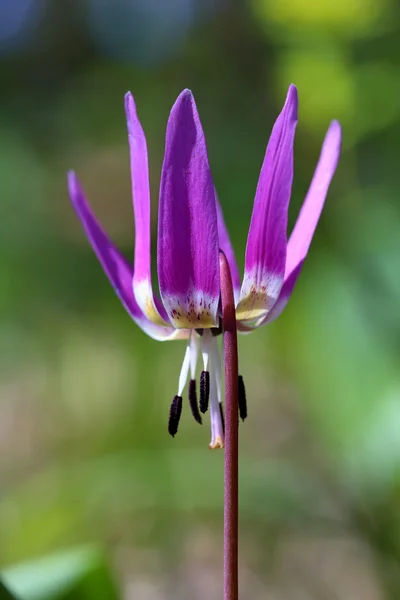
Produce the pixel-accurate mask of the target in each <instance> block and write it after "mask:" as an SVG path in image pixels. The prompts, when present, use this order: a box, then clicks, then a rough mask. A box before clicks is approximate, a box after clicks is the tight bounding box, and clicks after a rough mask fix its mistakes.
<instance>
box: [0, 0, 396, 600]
mask: <svg viewBox="0 0 400 600" xmlns="http://www.w3.org/2000/svg"><path fill="white" fill-rule="evenodd" d="M399 34H400V10H399V6H398V4H397V3H396V2H394V0H375V1H374V2H372V1H371V0H346V2H345V1H344V0H340V1H339V0H336V1H334V0H327V1H326V2H323V3H319V4H318V3H315V2H313V1H311V0H285V1H283V0H282V1H281V2H274V1H273V0H248V1H246V2H244V1H242V2H240V1H238V0H236V1H235V0H220V1H216V0H215V1H211V0H207V1H206V0H203V1H201V0H174V1H173V2H171V3H168V10H166V9H165V7H162V8H160V4H159V3H157V2H155V1H154V2H147V0H135V1H134V2H128V1H127V0H125V1H123V0H114V1H113V2H111V0H109V1H102V2H94V1H90V0H87V1H85V2H68V1H66V0H65V1H60V2H51V1H50V0H18V1H11V0H7V1H4V2H3V3H0V84H1V87H0V89H1V92H0V130H1V136H0V180H1V191H2V218H1V221H0V234H1V235H0V249H1V252H0V266H1V268H0V292H1V293H0V330H1V335H0V353H1V362H0V370H1V380H0V476H1V479H0V480H1V495H0V532H1V533H0V539H1V542H0V565H1V566H2V567H3V566H4V568H5V575H6V578H5V579H4V584H5V586H6V587H9V588H10V593H15V594H16V595H17V596H18V600H24V598H25V596H24V595H23V594H24V593H25V590H27V591H28V592H29V591H30V592H31V593H32V594H34V593H35V592H34V590H35V588H34V585H33V582H32V580H31V579H30V577H31V574H32V576H35V577H36V576H37V574H38V573H45V579H46V584H47V583H48V584H49V585H50V583H51V582H52V581H56V585H60V586H61V583H60V584H59V583H58V581H61V580H58V576H59V575H60V576H62V579H63V580H64V581H69V582H71V585H73V586H75V588H74V589H76V590H77V591H76V593H75V592H73V593H75V595H73V593H72V591H71V594H72V595H70V596H68V595H66V596H65V595H64V596H62V595H61V596H60V598H64V597H65V598H71V599H75V598H76V599H79V600H88V599H89V598H90V599H92V598H96V599H97V598H99V599H100V600H103V598H102V596H101V595H100V594H101V593H103V594H104V600H106V599H107V600H108V598H110V599H112V598H114V597H115V592H114V588H113V584H112V582H111V580H110V579H109V576H108V575H107V571H106V568H105V567H104V562H103V558H102V557H101V555H100V554H98V553H97V551H96V550H94V551H93V553H92V551H91V550H88V551H86V550H83V551H82V552H83V555H82V554H79V553H78V554H72V555H69V554H67V555H65V556H64V558H63V559H58V558H57V559H56V558H50V559H41V558H37V557H39V556H41V555H43V556H45V555H49V553H52V552H55V551H59V550H60V549H62V548H65V547H71V546H73V545H75V544H82V543H84V544H86V543H88V542H95V543H96V544H100V545H101V546H103V547H105V548H106V549H107V551H108V553H109V555H110V557H111V559H112V562H111V565H112V568H113V569H114V570H115V572H116V574H117V577H118V580H119V581H120V582H121V587H122V588H123V592H124V594H125V597H126V598H137V597H138V598H141V599H143V600H146V599H148V600H155V599H158V598H165V597H171V598H187V597H191V598H204V597H207V598H209V599H213V598H219V597H220V596H221V570H222V558H221V548H222V485H223V482H222V460H223V456H222V454H221V453H218V452H214V453H210V452H208V451H207V443H208V431H207V428H208V425H207V424H206V425H205V426H203V428H200V427H198V426H197V425H196V424H195V423H194V422H192V420H191V418H189V416H188V414H187V413H188V411H184V415H183V419H182V423H181V426H180V431H179V435H178V436H177V438H176V439H174V440H171V439H169V438H168V436H167V433H166V421H167V414H168V406H169V401H170V399H171V398H172V396H173V395H174V393H175V387H176V382H177V377H178V373H179V368H180V365H181V360H182V358H183V352H184V346H183V344H181V343H173V344H170V345H163V344H157V343H156V342H154V341H152V340H150V339H148V338H146V337H145V336H144V334H142V333H141V332H140V331H139V330H138V329H137V328H136V327H135V326H134V325H133V324H132V323H131V322H130V320H129V318H128V317H127V316H126V314H124V311H123V309H122V308H121V306H120V305H119V303H118V300H117V299H116V298H115V297H114V295H113V292H112V290H111V288H110V286H109V284H108V283H107V280H106V278H105V277H104V274H103V273H102V271H101V269H100V267H99V265H98V263H97V260H96V258H95V257H94V255H93V254H92V251H91V250H90V248H89V246H88V244H87V241H86V240H85V238H84V236H83V234H82V232H81V229H80V226H79V223H78V222H77V220H76V218H75V215H74V214H73V213H72V210H71V208H70V206H69V201H68V198H67V194H66V185H65V181H66V177H65V173H66V171H67V170H68V169H69V168H74V169H76V170H77V172H78V174H79V177H80V178H81V180H82V182H83V184H84V187H85V189H86V192H87V194H88V197H89V198H90V200H91V203H92V205H93V208H94V209H95V212H96V213H97V215H98V216H99V219H100V220H101V222H102V223H104V225H105V227H106V229H107V231H108V232H109V233H110V235H111V236H112V237H113V239H114V240H115V241H116V242H118V243H119V245H120V247H121V248H122V249H123V250H124V251H125V252H126V255H127V256H128V257H130V256H131V255H132V248H133V235H132V231H133V223H132V209H131V201H130V177H129V165H128V151H127V140H126V130H125V123H124V112H123V96H124V93H125V92H126V91H127V90H128V89H130V90H131V91H132V92H133V94H134V95H135V99H136V102H137V106H138V110H139V114H140V118H141V120H142V123H143V126H144V129H145V132H146V137H147V141H148V146H149V161H150V171H151V187H152V201H153V216H154V221H153V224H154V227H153V255H154V252H155V244H156V240H155V232H156V207H157V194H158V185H159V173H160V168H161V164H162V157H163V144H164V133H165V124H166V120H167V118H168V113H169V110H170V107H171V105H172V103H173V101H174V100H175V98H176V96H177V94H178V93H179V91H180V90H181V89H183V88H185V87H189V88H191V89H192V90H193V92H194V94H195V97H196V101H197V104H198V108H199V111H200V115H201V118H202V123H203V127H204V130H205V134H206V137H207V144H208V151H209V156H210V163H211V166H212V171H213V176H214V180H215V184H216V187H217V189H218V194H219V197H220V199H221V203H222V205H223V207H224V211H225V217H226V221H227V224H228V226H229V229H230V232H231V237H232V240H233V242H234V245H235V248H236V252H237V259H238V263H239V265H240V267H243V262H244V249H245V244H246V236H247V223H248V222H249V219H250V215H251V210H252V201H253V196H254V190H255V187H256V183H257V177H258V173H259V169H260V166H261V163H262V158H263V153H264V151H265V146H266V143H267V140H268V135H269V132H270V130H271V127H272V124H273V122H274V119H275V118H276V115H277V114H278V112H279V110H280V107H281V105H282V103H283V100H284V95H285V92H286V89H287V86H288V84H289V83H290V82H291V81H293V82H294V83H296V84H297V86H298V88H299V97H300V110H299V117H300V119H299V126H298V133H297V140H296V150H295V182H294V189H293V199H292V203H291V213H290V223H291V225H292V224H293V223H294V221H295V218H296V215H297V213H298V210H299V208H300V206H301V202H302V200H303V198H304V195H305V193H306V190H307V186H308V184H309V181H310V179H311V177H312V172H313V169H314V166H315V164H316V161H317V158H318V153H319V148H320V144H321V142H322V139H323V136H324V132H325V130H326V128H327V126H328V124H329V121H330V120H331V119H332V118H338V119H340V120H341V122H342V125H343V131H344V143H343V154H342V159H341V163H340V167H339V170H338V173H337V175H336V177H335V180H334V183H333V185H332V188H331V191H330V193H329V197H328V201H327V204H326V207H325V209H324V213H323V217H322V220H321V223H320V225H319V227H318V230H317V232H316V236H315V239H314V241H313V244H312V248H311V251H310V255H309V257H308V258H307V262H306V264H305V267H304V270H303V273H302V274H301V277H300V279H299V283H298V285H297V287H296V290H295V293H294V295H293V298H292V300H291V301H290V303H289V305H288V307H287V309H286V310H285V313H284V314H283V315H282V317H280V319H279V320H278V321H277V322H276V323H273V324H272V325H271V326H269V327H268V328H265V329H264V330H262V331H258V332H257V333H254V334H253V335H251V336H244V337H243V338H242V339H241V341H240V365H241V372H242V374H243V376H244V378H245V381H246V387H247V394H248V400H249V418H248V420H247V422H246V423H245V424H243V425H241V427H240V435H241V484H240V485H241V548H242V550H241V565H242V567H241V568H242V572H241V582H242V586H243V591H245V596H244V597H249V598H253V599H255V600H257V599H258V598H265V597H271V598H273V599H274V600H275V598H282V597H284V598H285V600H297V599H298V598H300V597H307V598H312V599H314V598H315V599H320V598H321V599H325V598H328V599H330V598H338V599H339V600H342V599H343V600H344V599H347V598H351V599H352V600H357V599H358V598H360V599H362V600H375V599H380V598H383V597H385V596H384V594H386V596H387V597H388V598H393V599H396V600H397V599H398V598H399V597H400V568H399V564H400V511H399V493H400V442H399V439H400V437H399V435H398V430H399V427H400V408H399V407H400V379H399V359H400V344H399V339H400V320H399V315H398V306H399V303H400V277H399V269H398V261H399V257H400V242H399V235H398V230H399V226H400V209H399V202H398V189H399V186H400V171H399V168H398V160H399V150H400V149H399V139H400V103H399V101H398V100H399V97H400V62H399V56H400V35H399ZM68 557H69V558H68ZM33 558H36V559H37V560H39V561H44V562H39V563H36V566H33V567H32V568H31V567H29V568H28V567H8V565H10V564H17V563H19V562H20V561H25V560H28V559H29V560H31V559H33ZM64 559H65V560H66V562H64ZM58 560H60V561H61V562H58ZM48 561H50V562H48ZM34 564H35V563H34ZM39 567H40V569H39ZM47 569H48V571H47ZM53 569H55V570H53ZM26 577H29V579H26ZM24 586H26V587H24ZM38 586H39V587H38V588H36V589H38V592H37V593H38V595H37V596H26V597H27V598H37V599H38V600H39V599H41V598H42V597H43V598H52V596H51V595H48V596H45V595H43V594H45V593H46V591H45V590H46V588H45V586H44V584H41V583H39V584H38ZM96 586H99V587H98V588H97V587H96ZM107 586H108V588H107ZM39 588H42V589H39ZM72 589H73V588H72V587H71V590H72ZM100 589H101V592H100V591H99V590H100ZM107 589H109V590H110V591H109V592H107ZM1 592H2V590H1ZM2 593H3V592H2ZM52 593H53V592H52V591H51V589H50V591H49V592H48V594H52ZM63 593H64V592H63ZM67 593H69V592H67V591H66V592H65V594H67ZM106 593H108V596H107V595H106ZM4 594H5V592H4V593H3V596H2V597H5V598H6V596H4ZM40 594H42V595H40ZM113 594H114V596H113ZM301 594H303V596H302V595H301ZM19 595H20V596H21V597H19Z"/></svg>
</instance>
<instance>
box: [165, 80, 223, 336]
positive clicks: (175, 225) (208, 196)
mask: <svg viewBox="0 0 400 600" xmlns="http://www.w3.org/2000/svg"><path fill="white" fill-rule="evenodd" d="M157 266H158V279H159V285H160V292H161V297H162V300H163V302H164V306H165V307H166V309H167V312H168V315H169V317H170V320H171V322H172V323H173V324H174V326H175V327H214V326H215V325H216V324H217V310H218V301H219V259H218V227H217V211H216V206H215V193H214V185H213V182H212V177H211V172H210V167H209V164H208V158H207V149H206V142H205V138H204V134H203V130H202V127H201V123H200V119H199V115H198V113H197V109H196V105H195V102H194V98H193V96H192V94H191V92H190V91H189V90H184V91H183V92H182V93H181V94H180V95H179V97H178V99H177V101H176V102H175V104H174V106H173V107H172V110H171V114H170V117H169V120H168V125H167V135H166V143H165V157H164V164H163V169H162V175H161V188H160V203H159V210H158V257H157Z"/></svg>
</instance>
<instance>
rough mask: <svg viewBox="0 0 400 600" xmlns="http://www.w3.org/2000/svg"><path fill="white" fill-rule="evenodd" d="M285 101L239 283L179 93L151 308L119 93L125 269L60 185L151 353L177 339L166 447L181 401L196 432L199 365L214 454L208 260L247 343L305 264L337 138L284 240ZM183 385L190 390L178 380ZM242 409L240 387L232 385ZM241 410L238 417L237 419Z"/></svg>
mask: <svg viewBox="0 0 400 600" xmlns="http://www.w3.org/2000/svg"><path fill="white" fill-rule="evenodd" d="M297 105H298V100H297V90H296V87H295V86H294V85H291V86H290V87H289V90H288V93H287V97H286V101H285V105H284V107H283V109H282V111H281V113H280V115H279V116H278V119H277V121H276V123H275V125H274V127H273V130H272V133H271V137H270V140H269V142H268V146H267V150H266V153H265V157H264V162H263V165H262V168H261V173H260V178H259V181H258V185H257V190H256V195H255V200H254V207H253V214H252V217H251V222H250V228H249V233H248V239H247V247H246V257H245V272H244V277H243V282H242V284H240V276H239V270H238V267H237V265H236V260H235V255H234V251H233V248H232V245H231V242H230V239H229V235H228V231H227V229H226V226H225V222H224V218H223V214H222V209H221V206H220V204H219V201H218V198H217V196H216V193H215V189H214V184H213V180H212V176H211V171H210V167H209V163H208V157H207V149H206V141H205V137H204V133H203V129H202V126H201V123H200V118H199V115H198V112H197V108H196V104H195V101H194V98H193V95H192V93H191V92H190V91H189V90H184V91H183V92H182V93H181V94H180V95H179V96H178V99H177V100H176V102H175V104H174V106H173V107H172V110H171V113H170V116H169V119H168V124H167V132H166V143H165V155H164V163H163V167H162V173H161V184H160V197H159V208H158V246H157V270H158V283H159V289H160V296H161V300H160V299H159V298H158V297H157V295H156V294H154V292H153V287H152V282H151V258H150V248H151V240H150V230H151V221H150V188H149V172H148V158H147V145H146V138H145V135H144V132H143V129H142V126H141V124H140V121H139V119H138V116H137V112H136V106H135V103H134V100H133V97H132V95H131V94H130V93H128V94H127V95H126V96H125V110H126V117H127V126H128V139H129V149H130V166H131V178H132V193H133V210H134V217H135V251H134V261H133V266H132V265H131V264H130V263H129V262H128V261H127V260H126V259H125V258H124V257H123V256H122V254H121V253H120V252H119V250H118V249H117V248H116V247H115V245H114V244H113V243H112V242H111V241H110V239H109V238H108V236H107V235H106V234H105V232H104V231H103V229H102V228H101V226H100V225H99V223H98V222H97V221H96V219H95V217H94V215H93V213H92V211H91V209H90V207H89V205H88V203H87V200H86V198H85V195H84V192H83V190H82V187H81V185H80V184H79V182H78V179H77V177H76V175H75V173H73V172H70V173H69V175H68V188H69V194H70V198H71V201H72V204H73V206H74V208H75V211H76V213H77V214H78V217H79V219H80V220H81V223H82V225H83V228H84V230H85V232H86V235H87V237H88V239H89V241H90V243H91V245H92V247H93V250H94V251H95V253H96V255H97V257H98V259H99V261H100V263H101V265H102V267H103V269H104V271H105V273H106V274H107V276H108V278H109V280H110V282H111V284H112V286H113V287H114V290H115V291H116V293H117V295H118V296H119V298H120V300H121V302H122V304H123V305H124V307H125V309H126V310H127V312H128V313H129V314H130V316H131V317H132V319H133V320H134V321H135V323H136V324H137V325H138V326H139V327H140V328H141V329H142V330H143V331H144V332H145V333H147V334H148V335H149V336H150V337H152V338H154V339H155V340H159V341H166V340H175V339H186V340H187V347H186V352H185V356H184V360H183V365H182V369H181V373H180V376H179V378H178V388H177V394H176V396H175V397H174V399H173V402H172V405H171V409H170V419H169V432H170V433H171V435H175V433H176V431H177V428H178V423H179V418H180V414H181V411H182V394H183V391H184V388H185V386H186V384H187V382H188V379H190V381H189V402H190V406H191V409H192V412H193V416H194V417H195V419H196V420H197V421H198V422H199V423H201V415H200V412H199V408H198V404H197V396H196V365H197V362H198V358H199V356H200V354H201V355H202V361H203V370H202V373H201V377H200V410H201V411H202V412H205V411H206V410H207V407H208V405H209V406H210V415H211V443H210V447H212V448H216V447H223V444H224V422H223V411H222V405H221V360H220V353H219V348H218V344H217V334H218V333H220V331H221V326H220V316H221V307H220V281H219V251H220V250H221V251H223V252H224V253H225V255H226V257H227V260H228V263H229V267H230V270H231V275H232V281H233V286H234V292H235V301H236V316H237V325H238V330H239V331H242V332H250V331H252V330H253V329H255V328H257V327H260V326H262V325H266V324H267V323H270V322H271V321H272V320H274V319H276V317H278V316H279V315H280V313H281V312H282V310H283V309H284V307H285V306H286V304H287V302H288V300H289V298H290V296H291V294H292V291H293V288H294V286H295V283H296V280H297V277H298V275H299V273H300V270H301V268H302V265H303V262H304V259H305V258H306V255H307V252H308V249H309V246H310V243H311V240H312V237H313V234H314V230H315V228H316V225H317V222H318V220H319V217H320V214H321V210H322V207H323V204H324V201H325V197H326V194H327V192H328V188H329V184H330V182H331V179H332V177H333V174H334V172H335V169H336V166H337V163H338V159H339V154H340V145H341V129H340V125H339V123H338V122H337V121H332V123H331V124H330V126H329V129H328V132H327V134H326V137H325V140H324V142H323V146H322V151H321V155H320V158H319V161H318V164H317V167H316V170H315V173H314V176H313V179H312V181H311V185H310V188H309V190H308V193H307V195H306V198H305V201H304V203H303V206H302V209H301V211H300V214H299V217H298V219H297V222H296V224H295V226H294V229H293V231H292V233H291V235H290V238H289V241H288V240H287V220H288V208H289V201H290V195H291V188H292V180H293V145H294V134H295V129H296V124H297ZM189 373H190V378H189ZM239 390H240V396H241V399H242V401H243V400H244V386H243V381H242V380H240V383H239ZM245 412H246V408H245V407H244V406H243V405H242V413H243V414H242V416H244V415H245Z"/></svg>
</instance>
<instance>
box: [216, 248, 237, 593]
mask: <svg viewBox="0 0 400 600" xmlns="http://www.w3.org/2000/svg"><path fill="white" fill-rule="evenodd" d="M219 266H220V278H221V299H222V325H223V331H224V368H225V459H224V600H238V597H239V595H238V594H239V592H238V450H239V440H238V425H239V417H238V376H239V373H238V349H237V328H236V312H235V300H234V295H233V286H232V277H231V272H230V269H229V264H228V261H227V259H226V256H225V254H224V253H223V252H221V251H220V255H219Z"/></svg>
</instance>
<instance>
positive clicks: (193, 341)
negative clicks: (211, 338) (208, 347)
mask: <svg viewBox="0 0 400 600" xmlns="http://www.w3.org/2000/svg"><path fill="white" fill-rule="evenodd" d="M189 342H190V377H191V378H192V379H196V367H197V360H198V358H199V349H200V340H199V335H198V334H197V333H196V332H195V331H192V332H191V335H190V340H189Z"/></svg>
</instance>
